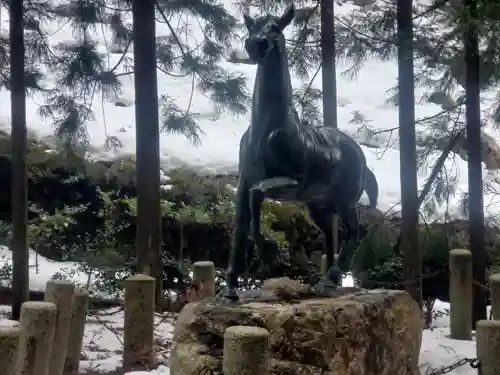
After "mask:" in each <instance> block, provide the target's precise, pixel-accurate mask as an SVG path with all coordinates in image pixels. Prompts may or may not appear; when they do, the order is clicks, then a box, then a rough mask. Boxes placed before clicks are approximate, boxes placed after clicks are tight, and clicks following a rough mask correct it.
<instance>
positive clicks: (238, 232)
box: [223, 177, 250, 301]
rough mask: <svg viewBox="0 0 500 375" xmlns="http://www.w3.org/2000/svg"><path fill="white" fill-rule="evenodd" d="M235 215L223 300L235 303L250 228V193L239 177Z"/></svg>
mask: <svg viewBox="0 0 500 375" xmlns="http://www.w3.org/2000/svg"><path fill="white" fill-rule="evenodd" d="M235 204H236V214H235V221H234V232H233V246H232V248H231V252H230V255H229V265H228V269H227V274H226V283H227V287H226V290H225V291H224V293H223V298H225V299H228V300H230V301H237V300H238V299H239V298H238V293H237V289H238V287H239V282H238V278H239V277H240V276H241V275H242V274H243V273H244V272H245V270H246V243H247V238H248V230H249V227H250V191H249V188H248V184H247V183H246V181H245V180H244V179H242V178H241V177H240V180H239V181H238V187H237V188H236V198H235Z"/></svg>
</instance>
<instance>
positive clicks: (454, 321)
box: [449, 249, 472, 340]
mask: <svg viewBox="0 0 500 375" xmlns="http://www.w3.org/2000/svg"><path fill="white" fill-rule="evenodd" d="M449 266H450V338H452V339H455V340H472V254H471V252H470V251H469V250H464V249H455V250H452V251H450V260H449Z"/></svg>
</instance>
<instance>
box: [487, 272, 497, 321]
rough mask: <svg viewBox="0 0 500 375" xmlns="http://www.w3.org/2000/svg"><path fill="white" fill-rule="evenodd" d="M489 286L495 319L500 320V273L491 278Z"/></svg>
mask: <svg viewBox="0 0 500 375" xmlns="http://www.w3.org/2000/svg"><path fill="white" fill-rule="evenodd" d="M489 286H490V297H491V312H492V315H493V319H496V320H500V273H494V274H492V275H491V276H490V279H489Z"/></svg>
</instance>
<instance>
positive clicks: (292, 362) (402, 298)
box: [169, 278, 423, 375]
mask: <svg viewBox="0 0 500 375" xmlns="http://www.w3.org/2000/svg"><path fill="white" fill-rule="evenodd" d="M284 290H286V291H288V292H287V293H286V294H287V298H282V297H281V295H282V294H283V291H284ZM290 296H293V298H291V299H290V298H289V297H290ZM284 299H286V301H285V300H284ZM235 325H247V326H257V327H262V328H265V329H267V330H268V331H269V332H270V335H271V362H270V371H271V374H272V375H278V374H279V375H285V374H286V375H295V374H297V375H298V374H301V375H316V374H317V375H319V374H322V373H323V371H324V370H326V371H327V372H328V373H333V374H335V375H392V374H398V375H415V374H417V373H418V356H419V352H420V344H421V338H422V329H423V319H422V316H421V313H420V309H419V307H418V305H417V304H416V303H415V302H414V301H413V300H412V299H411V297H410V296H409V295H408V294H407V293H405V292H403V291H393V290H370V291H369V290H363V289H358V288H339V289H338V290H337V291H335V293H333V294H332V295H331V296H330V297H329V298H320V297H317V296H316V295H314V293H313V292H312V291H311V289H310V288H309V287H307V286H304V285H300V284H299V283H296V282H294V281H293V280H290V279H288V278H281V279H277V280H276V279H275V280H269V281H267V282H266V283H265V285H264V286H263V289H261V290H258V291H247V292H242V293H241V294H240V302H238V303H234V304H227V303H222V302H219V301H217V300H216V299H213V298H212V299H207V300H204V301H200V302H194V303H189V304H187V305H186V306H185V307H184V309H183V310H182V311H181V313H180V315H179V318H178V320H177V324H176V327H175V330H174V337H173V349H172V353H171V356H170V360H169V363H170V372H171V375H195V374H200V373H203V371H208V370H212V371H213V373H220V371H221V368H222V348H223V337H224V331H225V330H226V329H227V328H228V327H230V326H235ZM207 373H211V372H210V371H208V372H207Z"/></svg>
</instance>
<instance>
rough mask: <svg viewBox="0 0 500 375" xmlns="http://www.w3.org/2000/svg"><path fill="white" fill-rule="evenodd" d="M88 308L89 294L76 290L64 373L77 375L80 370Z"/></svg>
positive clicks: (79, 289)
mask: <svg viewBox="0 0 500 375" xmlns="http://www.w3.org/2000/svg"><path fill="white" fill-rule="evenodd" d="M88 308H89V292H88V291H87V290H86V289H83V288H77V289H75V294H74V295H73V311H72V315H71V329H70V333H69V340H68V351H67V353H66V361H65V362H64V372H70V373H75V374H77V373H78V371H79V369H80V353H81V351H82V346H83V335H84V333H85V321H86V318H87V310H88Z"/></svg>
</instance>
